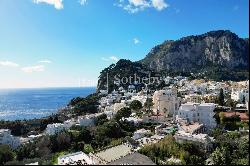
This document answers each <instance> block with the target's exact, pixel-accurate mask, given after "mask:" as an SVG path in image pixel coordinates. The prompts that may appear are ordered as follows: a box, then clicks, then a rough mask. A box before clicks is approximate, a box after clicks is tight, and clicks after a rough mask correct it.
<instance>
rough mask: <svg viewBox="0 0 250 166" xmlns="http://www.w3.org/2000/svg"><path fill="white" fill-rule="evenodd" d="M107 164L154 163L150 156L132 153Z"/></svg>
mask: <svg viewBox="0 0 250 166" xmlns="http://www.w3.org/2000/svg"><path fill="white" fill-rule="evenodd" d="M108 165H156V164H155V163H154V162H153V161H152V160H151V159H150V158H148V157H147V156H145V155H142V154H140V153H132V154H129V155H127V156H125V157H122V158H120V159H118V160H116V161H113V162H110V163H108Z"/></svg>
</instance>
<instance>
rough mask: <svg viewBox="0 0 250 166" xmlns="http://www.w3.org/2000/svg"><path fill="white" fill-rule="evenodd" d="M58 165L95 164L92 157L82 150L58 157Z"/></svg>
mask: <svg viewBox="0 0 250 166" xmlns="http://www.w3.org/2000/svg"><path fill="white" fill-rule="evenodd" d="M58 165H95V163H94V161H93V159H92V158H91V157H89V156H88V155H87V154H85V153H83V152H81V151H80V152H77V153H72V154H68V155H64V156H61V157H58Z"/></svg>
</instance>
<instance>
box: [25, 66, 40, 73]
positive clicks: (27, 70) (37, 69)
mask: <svg viewBox="0 0 250 166" xmlns="http://www.w3.org/2000/svg"><path fill="white" fill-rule="evenodd" d="M21 70H22V71H23V72H25V73H33V72H43V71H44V70H45V68H44V66H43V65H37V66H28V67H23V68H21Z"/></svg>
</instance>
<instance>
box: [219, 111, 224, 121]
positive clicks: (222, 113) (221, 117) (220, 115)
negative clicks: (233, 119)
mask: <svg viewBox="0 0 250 166" xmlns="http://www.w3.org/2000/svg"><path fill="white" fill-rule="evenodd" d="M219 118H220V124H224V123H225V114H224V112H220V113H219Z"/></svg>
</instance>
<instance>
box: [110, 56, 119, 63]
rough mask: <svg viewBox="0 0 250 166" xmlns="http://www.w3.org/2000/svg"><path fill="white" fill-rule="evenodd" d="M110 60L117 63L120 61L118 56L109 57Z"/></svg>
mask: <svg viewBox="0 0 250 166" xmlns="http://www.w3.org/2000/svg"><path fill="white" fill-rule="evenodd" d="M109 59H110V60H112V61H115V62H117V61H118V60H119V59H118V58H117V57H116V56H111V57H109Z"/></svg>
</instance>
